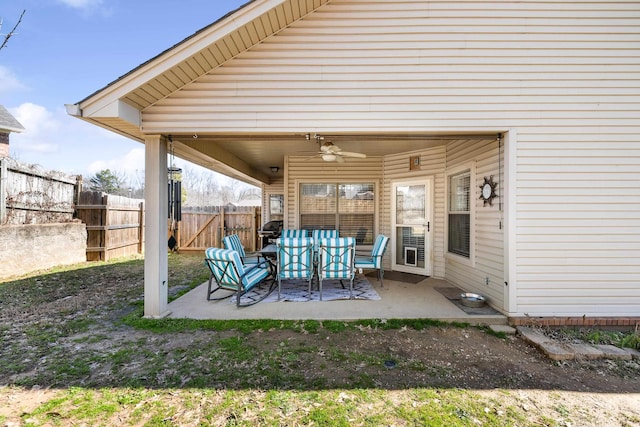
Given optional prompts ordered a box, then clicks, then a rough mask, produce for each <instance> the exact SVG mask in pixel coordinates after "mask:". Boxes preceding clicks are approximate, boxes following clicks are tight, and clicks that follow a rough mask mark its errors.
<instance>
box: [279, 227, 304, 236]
mask: <svg viewBox="0 0 640 427" xmlns="http://www.w3.org/2000/svg"><path fill="white" fill-rule="evenodd" d="M280 237H284V238H293V237H296V238H300V237H309V231H308V230H298V229H294V228H286V229H284V230H282V234H281V235H280Z"/></svg>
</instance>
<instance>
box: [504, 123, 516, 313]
mask: <svg viewBox="0 0 640 427" xmlns="http://www.w3.org/2000/svg"><path fill="white" fill-rule="evenodd" d="M517 141H518V134H517V132H516V130H515V129H510V130H509V131H508V132H507V133H506V134H505V139H504V160H505V161H504V179H503V181H504V186H503V190H502V192H503V194H504V199H503V200H504V204H503V206H504V207H503V210H504V278H505V287H504V292H505V298H504V309H505V311H506V312H507V314H517V312H518V300H517V293H518V281H517V279H516V277H517V265H516V260H517V257H516V241H517V238H516V237H517V236H516V218H517V207H516V189H517V187H518V182H517V179H518V178H517V168H516V165H517V159H518V157H517V148H518V147H517ZM505 190H506V191H505Z"/></svg>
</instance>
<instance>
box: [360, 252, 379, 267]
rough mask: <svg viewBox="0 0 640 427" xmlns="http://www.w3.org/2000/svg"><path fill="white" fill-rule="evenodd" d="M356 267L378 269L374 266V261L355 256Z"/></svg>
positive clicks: (369, 258) (367, 257) (370, 258)
mask: <svg viewBox="0 0 640 427" xmlns="http://www.w3.org/2000/svg"><path fill="white" fill-rule="evenodd" d="M356 267H357V268H378V267H377V265H376V261H375V260H374V259H373V258H372V257H370V256H360V255H357V256H356Z"/></svg>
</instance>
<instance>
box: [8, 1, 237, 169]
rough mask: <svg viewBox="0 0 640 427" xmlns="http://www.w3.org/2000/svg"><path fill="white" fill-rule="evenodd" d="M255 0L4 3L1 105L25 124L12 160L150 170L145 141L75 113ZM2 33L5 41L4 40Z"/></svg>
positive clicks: (65, 166) (14, 145)
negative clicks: (71, 108) (69, 109)
mask: <svg viewBox="0 0 640 427" xmlns="http://www.w3.org/2000/svg"><path fill="white" fill-rule="evenodd" d="M246 2H247V0H181V1H166V0H154V1H152V0H149V1H146V0H1V1H0V19H2V20H3V21H4V22H3V25H2V28H1V29H0V33H2V34H6V33H8V32H9V31H10V30H11V29H12V28H13V26H14V25H15V24H16V22H17V21H18V18H19V17H20V14H21V13H22V11H23V10H26V13H25V15H24V17H23V18H22V22H21V23H20V25H19V26H18V29H17V30H16V34H15V35H14V36H13V37H12V38H11V39H10V40H9V43H8V45H7V46H6V47H5V48H3V49H2V50H0V104H2V105H4V106H5V107H6V108H7V109H8V110H9V111H10V112H11V114H13V115H14V116H15V117H16V118H17V119H18V121H20V123H22V125H23V126H24V127H25V128H26V131H25V132H22V133H12V134H11V136H10V138H11V139H10V155H11V157H13V158H15V159H17V160H19V161H21V162H24V163H29V164H38V165H40V166H42V167H43V168H45V169H48V170H56V171H61V172H65V173H68V174H82V175H84V176H90V175H93V174H95V173H96V172H97V171H99V170H102V169H107V168H108V169H111V170H115V171H118V172H122V173H124V174H128V175H129V176H131V175H132V174H140V173H141V170H142V169H143V168H144V167H143V165H144V146H143V145H142V144H140V143H139V142H136V141H132V140H130V139H127V138H124V137H121V136H118V135H116V134H114V133H111V132H108V131H106V130H103V129H101V128H98V127H97V126H94V125H90V124H88V123H85V122H83V121H81V120H79V119H76V118H73V117H71V116H69V115H67V113H66V110H65V107H64V105H65V104H73V103H76V102H78V101H80V100H82V99H84V98H85V97H87V96H88V95H90V94H92V93H93V92H95V91H96V90H98V89H101V88H103V87H104V86H106V85H107V84H109V83H110V82H112V81H114V80H116V79H117V78H118V77H120V76H122V75H123V74H126V73H127V72H129V71H130V70H132V69H133V68H135V67H137V66H138V65H140V64H141V63H143V62H145V61H147V60H149V59H151V58H152V57H154V56H156V55H158V54H159V53H161V52H162V51H164V50H165V49H167V48H169V47H171V46H173V45H174V44H176V43H178V42H180V41H182V40H183V39H184V38H186V37H188V36H190V35H191V34H193V33H195V32H196V31H198V30H199V29H201V28H203V27H205V26H207V25H209V24H210V23H212V22H214V21H216V20H217V19H219V18H220V17H222V16H224V15H226V14H227V13H228V12H230V11H233V10H235V9H237V8H238V7H240V6H242V5H243V4H245V3H246ZM3 39H4V36H3V37H2V40H3Z"/></svg>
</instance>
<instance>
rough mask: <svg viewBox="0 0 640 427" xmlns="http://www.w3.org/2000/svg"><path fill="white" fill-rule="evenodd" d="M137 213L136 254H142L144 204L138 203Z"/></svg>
mask: <svg viewBox="0 0 640 427" xmlns="http://www.w3.org/2000/svg"><path fill="white" fill-rule="evenodd" d="M139 206H140V211H139V213H138V227H139V228H138V253H139V254H141V253H143V252H144V202H140V205H139Z"/></svg>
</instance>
